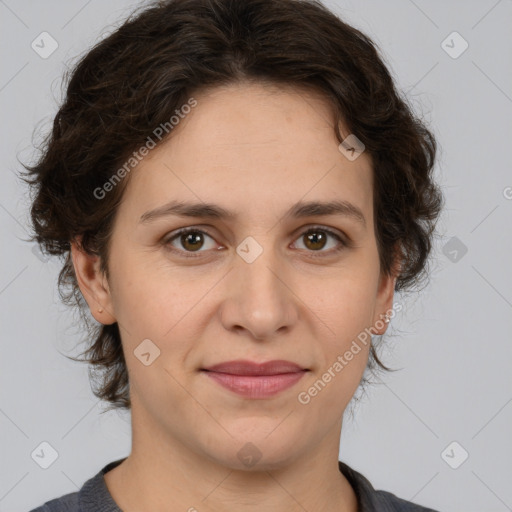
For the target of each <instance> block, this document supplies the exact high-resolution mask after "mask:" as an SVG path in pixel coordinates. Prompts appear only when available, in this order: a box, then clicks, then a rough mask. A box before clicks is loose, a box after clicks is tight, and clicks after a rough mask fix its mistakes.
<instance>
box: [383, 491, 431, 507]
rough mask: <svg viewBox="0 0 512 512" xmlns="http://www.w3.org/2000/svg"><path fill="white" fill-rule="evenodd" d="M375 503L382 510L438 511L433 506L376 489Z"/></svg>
mask: <svg viewBox="0 0 512 512" xmlns="http://www.w3.org/2000/svg"><path fill="white" fill-rule="evenodd" d="M374 498H375V500H374V501H375V504H378V505H379V509H378V510H379V511H382V512H438V511H437V510H434V509H432V508H428V507H424V506H422V505H418V504H417V503H413V502H412V501H407V500H404V499H402V498H399V497H397V496H396V495H394V494H393V493H391V492H388V491H374Z"/></svg>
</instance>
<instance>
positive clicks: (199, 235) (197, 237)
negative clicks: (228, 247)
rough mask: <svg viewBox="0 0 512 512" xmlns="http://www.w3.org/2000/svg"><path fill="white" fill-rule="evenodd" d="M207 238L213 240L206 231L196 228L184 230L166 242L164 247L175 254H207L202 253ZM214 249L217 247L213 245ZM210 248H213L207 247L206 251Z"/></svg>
mask: <svg viewBox="0 0 512 512" xmlns="http://www.w3.org/2000/svg"><path fill="white" fill-rule="evenodd" d="M205 237H206V238H210V239H211V240H213V238H212V237H211V236H210V235H209V234H208V233H206V232H205V231H202V230H200V229H194V228H192V229H190V228H184V229H181V230H179V231H178V232H177V233H175V234H174V236H172V237H170V238H168V239H167V240H166V241H164V245H165V246H166V247H168V248H169V249H170V250H172V251H174V252H181V253H194V252H199V253H201V252H205V251H201V249H203V248H204V245H205ZM175 244H176V245H175ZM213 247H215V244H213ZM210 248H212V247H207V248H206V249H210ZM206 249H205V250H206Z"/></svg>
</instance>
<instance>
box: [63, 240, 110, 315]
mask: <svg viewBox="0 0 512 512" xmlns="http://www.w3.org/2000/svg"><path fill="white" fill-rule="evenodd" d="M81 242H82V239H81V237H79V238H78V239H77V240H73V241H72V242H71V259H72V261H73V267H74V269H75V274H76V278H77V281H78V286H79V287H80V291H81V292H82V295H83V296H84V298H85V300H86V302H87V304H88V305H89V309H90V310H91V314H92V316H93V317H94V318H95V319H96V320H97V321H98V322H99V323H101V324H105V325H108V324H113V323H115V322H116V321H117V320H116V318H115V316H114V309H113V307H112V298H111V295H110V289H109V287H108V282H107V279H106V277H105V275H104V274H103V273H100V270H99V268H100V257H99V256H97V255H92V254H88V253H86V252H85V251H84V250H83V248H82V243H81ZM101 310H102V311H101Z"/></svg>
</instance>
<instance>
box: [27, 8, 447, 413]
mask: <svg viewBox="0 0 512 512" xmlns="http://www.w3.org/2000/svg"><path fill="white" fill-rule="evenodd" d="M137 11H138V10H137ZM137 11H135V12H133V13H132V15H131V16H130V17H128V19H126V20H125V21H124V23H123V24H122V25H121V26H120V27H119V28H117V30H115V31H114V32H113V33H112V34H111V35H109V36H108V37H106V38H105V39H103V40H101V41H100V42H98V43H97V44H96V45H95V46H94V47H93V48H92V49H91V50H90V51H88V52H87V53H86V54H85V56H83V57H82V58H81V59H80V60H79V62H78V63H76V65H75V66H74V67H73V69H71V71H69V72H68V73H66V75H65V76H64V78H65V83H67V88H66V95H65V98H64V100H63V102H62V104H61V106H60V108H59V110H58V112H57V114H56V115H55V118H54V120H53V128H52V130H51V132H50V133H49V134H48V135H47V136H46V138H45V139H44V141H43V145H42V148H41V155H40V157H39V158H38V160H37V162H36V163H35V164H34V165H31V166H30V165H25V164H24V168H25V169H26V171H27V173H22V174H25V175H26V177H24V178H22V179H23V180H24V181H25V182H26V183H28V184H29V185H30V186H31V191H33V192H35V194H34V196H35V197H34V198H33V201H32V203H31V210H30V214H31V221H32V228H33V233H34V234H33V235H32V238H31V241H34V240H36V241H37V243H38V244H39V245H40V247H41V250H42V252H43V253H46V254H51V255H59V256H62V257H63V267H62V269H61V271H60V273H59V277H58V287H59V293H60V296H61V299H62V300H63V302H64V303H65V304H67V305H73V306H75V307H76V308H77V310H78V311H79V313H80V315H81V318H82V320H83V321H84V322H85V326H86V327H87V330H86V332H87V339H88V348H87V350H86V351H84V352H83V353H82V354H81V355H85V356H86V358H85V359H84V360H83V361H87V362H88V363H89V365H90V366H89V374H90V377H91V382H94V381H95V379H94V378H93V373H96V371H97V372H98V380H97V382H95V386H96V387H94V386H93V393H94V394H95V396H96V397H98V398H100V399H102V400H105V401H106V402H108V403H110V408H112V409H115V408H120V409H130V407H131V404H130V396H129V379H128V371H127V368H126V364H125V359H124V354H123V349H122V344H121V337H120V332H119V326H118V324H117V322H116V323H113V324H111V325H98V324H97V323H96V322H94V323H91V322H90V321H89V320H90V319H89V318H88V316H87V312H88V311H89V308H88V306H87V303H86V302H85V300H84V298H83V296H82V293H81V291H80V289H79V286H78V283H77V279H76V275H75V272H74V267H73V264H72V260H71V251H70V249H71V241H73V240H78V241H79V246H80V248H81V249H82V250H84V251H86V252H87V253H89V254H94V255H99V257H100V260H101V270H102V271H103V272H105V275H106V277H107V279H108V277H109V266H108V262H109V241H110V239H111V233H112V226H113V220H114V216H115V214H116V211H117V207H118V205H119V204H120V201H121V199H122V196H123V191H124V189H125V187H126V184H127V182H128V179H129V177H126V178H124V179H123V180H122V181H121V182H120V184H119V185H118V186H116V187H113V189H112V190H111V191H110V192H109V193H108V194H106V195H105V197H102V198H101V199H100V198H98V194H97V193H95V192H94V191H95V190H97V189H98V187H102V186H103V185H104V184H105V183H106V182H108V180H109V179H111V177H112V175H113V172H114V171H115V170H116V169H119V167H120V166H121V165H123V162H126V160H127V158H129V157H130V155H131V154H133V152H134V150H136V149H137V148H140V147H141V146H142V145H143V143H144V142H145V141H147V138H148V136H150V135H151V134H152V133H153V131H154V129H155V127H157V126H160V125H163V124H165V123H168V121H169V119H170V118H171V117H172V116H173V115H174V113H175V111H176V109H177V108H179V107H180V106H181V105H183V104H185V103H186V101H187V99H188V98H190V97H191V96H192V94H194V93H197V92H198V91H199V90H202V89H205V88H213V87H215V86H220V85H227V84H230V83H233V82H242V81H257V82H266V83H269V84H277V85H281V86H283V85H288V86H290V85H292V86H300V87H305V88H313V89H314V90H315V91H317V92H320V93H321V94H322V95H323V97H325V98H326V99H327V100H328V101H329V104H330V105H331V106H332V109H333V112H334V114H335V119H336V120H337V121H341V122H342V123H343V125H344V126H345V127H346V128H347V129H348V130H349V131H350V133H353V134H356V136H357V137H358V138H359V139H360V140H361V141H362V142H363V143H364V145H365V151H366V152H367V154H368V155H370V157H371V159H372V163H373V169H374V180H373V181H374V189H373V196H374V224H375V235H376V240H377V247H378V251H379V259H380V265H381V272H383V273H385V274H387V275H392V273H393V275H396V276H397V280H396V284H395V290H396V291H400V290H406V289H409V288H411V287H413V286H415V285H418V284H420V281H423V280H424V279H425V278H426V277H427V275H428V272H427V270H426V269H427V264H428V257H429V253H430V252H431V249H432V240H433V235H434V229H435V226H436V223H437V219H438V216H439V214H440V211H441V209H442V206H443V204H444V200H443V196H442V193H441V191H440V189H439V187H438V186H437V185H436V184H435V182H434V181H433V177H432V174H433V167H434V164H435V157H436V140H435V137H434V136H433V134H432V133H431V132H430V131H429V130H428V129H427V128H426V126H425V124H424V123H423V122H422V121H421V120H419V119H418V117H416V115H415V114H414V113H413V109H412V108H411V106H410V105H409V104H408V101H407V99H406V98H405V97H402V96H401V93H399V92H398V91H397V89H396V88H395V85H394V82H393V79H392V77H391V75H390V73H389V71H388V70H387V68H386V66H385V64H384V62H383V58H382V57H381V56H380V55H379V52H378V49H377V48H376V46H375V45H374V43H373V42H372V41H371V40H370V39H369V38H368V37H367V36H366V35H364V34H363V33H361V32H360V31H359V30H357V29H355V28H353V27H352V26H350V25H348V24H347V23H345V22H343V21H342V20H341V19H340V18H339V17H337V16H336V15H335V14H334V13H332V12H331V11H329V10H328V9H327V8H326V7H325V6H323V5H322V4H321V3H320V2H318V1H315V0H244V1H240V0H168V1H163V2H154V3H152V4H150V5H149V6H148V5H146V6H145V7H144V8H143V10H142V11H141V12H137ZM334 131H335V135H336V137H337V140H339V141H340V142H342V141H343V138H342V136H341V134H340V131H339V123H338V122H336V123H335V124H334ZM169 133H171V132H169ZM168 136H169V135H166V136H165V137H162V139H161V140H159V141H158V144H161V143H163V142H164V141H165V140H166V139H167V137H168ZM395 257H398V259H399V261H400V270H399V272H395V270H396V268H395V267H394V261H395ZM64 260H65V261H64ZM91 341H93V342H92V343H90V342H91ZM71 359H75V358H71ZM375 363H377V365H378V366H379V367H380V368H381V369H384V370H387V371H392V370H390V369H389V368H388V367H386V366H384V365H383V364H382V362H381V361H380V360H379V358H378V356H377V353H376V352H375V347H374V345H373V343H372V345H371V348H370V358H369V361H368V366H367V368H370V369H374V368H376V366H375Z"/></svg>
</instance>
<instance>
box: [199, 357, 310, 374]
mask: <svg viewBox="0 0 512 512" xmlns="http://www.w3.org/2000/svg"><path fill="white" fill-rule="evenodd" d="M202 370H206V371H209V372H218V373H229V374H232V375H279V374H282V373H297V372H301V371H305V370H307V368H303V367H302V366H299V365H298V364H296V363H293V362H291V361H285V360H283V359H280V360H274V361H267V362H264V363H257V362H254V361H248V360H243V359H237V360H236V361H226V362H224V363H219V364H215V365H213V366H209V367H207V368H202Z"/></svg>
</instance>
